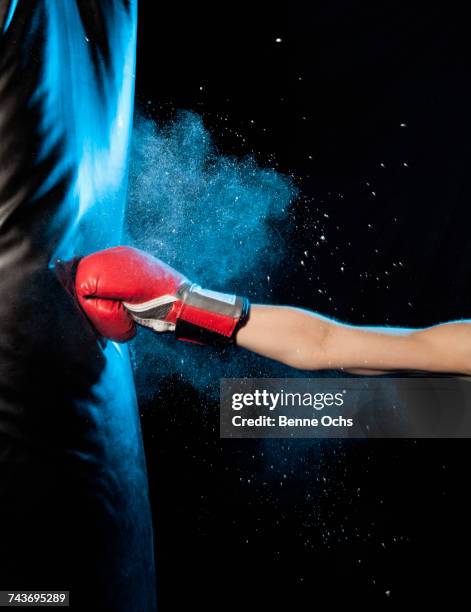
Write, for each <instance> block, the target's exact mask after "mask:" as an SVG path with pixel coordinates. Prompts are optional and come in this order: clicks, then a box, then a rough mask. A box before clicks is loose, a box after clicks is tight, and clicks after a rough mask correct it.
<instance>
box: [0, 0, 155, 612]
mask: <svg viewBox="0 0 471 612" xmlns="http://www.w3.org/2000/svg"><path fill="white" fill-rule="evenodd" d="M0 36H1V45H0V590H6V589H29V590H33V589H38V590H53V589H61V590H69V591H70V602H71V609H73V610H89V609H97V610H100V611H102V612H105V611H108V610H110V611H118V612H121V611H122V612H124V611H125V612H132V611H136V612H152V611H153V610H154V609H155V593H154V588H155V576H154V559H153V546H152V525H151V514H150V508H149V500H148V489H147V478H146V468H145V461H144V456H143V450H142V440H141V432H140V424H139V418H138V412H137V408H136V399H135V392H134V385H133V379H132V372H131V369H130V363H129V357H128V352H127V349H126V347H125V346H123V345H118V344H115V343H113V342H108V343H107V344H106V345H104V344H103V343H101V342H100V341H99V340H98V339H97V337H96V335H95V332H94V330H93V329H92V328H91V326H90V325H89V323H88V321H87V319H86V318H85V317H84V316H83V315H82V313H81V312H80V310H79V309H78V308H77V306H76V304H75V303H74V301H73V299H72V298H71V296H70V295H69V294H68V293H67V291H66V290H65V289H64V287H63V285H62V284H61V283H60V282H59V281H58V279H57V276H56V273H55V271H54V262H55V261H56V259H62V260H68V259H70V258H72V257H73V256H75V255H85V254H87V253H89V252H92V251H95V250H98V249H103V248H106V247H109V246H111V245H114V244H118V243H119V242H120V238H121V230H122V224H123V212H124V206H125V194H126V172H127V157H128V146H129V134H130V128H131V117H132V104H133V81H134V66H135V37H136V5H135V0H0Z"/></svg>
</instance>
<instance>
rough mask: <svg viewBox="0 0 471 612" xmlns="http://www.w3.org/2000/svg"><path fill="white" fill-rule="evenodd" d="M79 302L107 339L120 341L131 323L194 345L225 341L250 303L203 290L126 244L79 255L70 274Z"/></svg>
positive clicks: (132, 330) (129, 335)
mask: <svg viewBox="0 0 471 612" xmlns="http://www.w3.org/2000/svg"><path fill="white" fill-rule="evenodd" d="M75 291H76V295H77V299H78V301H79V303H80V306H81V307H82V308H83V310H84V312H85V313H86V315H87V316H88V318H89V319H90V321H91V322H92V323H93V325H94V326H95V328H96V330H97V331H98V332H99V333H100V334H101V335H102V336H105V337H106V338H110V339H111V340H116V341H118V342H125V341H126V340H130V339H131V338H132V337H133V336H134V335H135V333H136V323H139V324H140V325H144V326H146V327H150V328H151V329H153V330H155V331H158V332H163V331H175V334H176V336H177V338H179V339H181V340H187V341H190V342H197V343H199V344H228V343H230V342H232V341H233V338H234V335H235V332H236V331H237V330H238V329H239V327H241V326H242V325H243V324H244V323H245V322H246V320H247V318H248V313H249V302H248V300H247V299H245V298H239V297H237V296H235V295H227V294H223V293H216V292H214V291H204V290H203V289H201V287H199V286H198V285H195V284H194V283H191V282H190V281H189V280H188V279H187V278H186V277H185V276H183V275H182V274H180V273H179V272H177V271H176V270H174V269H173V268H171V267H170V266H168V265H166V264H164V263H163V262H162V261H160V260H158V259H156V258H155V257H152V256H151V255H148V254H147V253H144V252H143V251H139V250H137V249H133V248H131V247H125V246H121V247H114V248H111V249H106V250H105V251H98V252H97V253H93V254H92V255H88V256H87V257H84V258H83V259H81V260H80V262H79V264H78V266H77V272H76V277H75Z"/></svg>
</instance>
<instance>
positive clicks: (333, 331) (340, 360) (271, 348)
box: [236, 305, 471, 375]
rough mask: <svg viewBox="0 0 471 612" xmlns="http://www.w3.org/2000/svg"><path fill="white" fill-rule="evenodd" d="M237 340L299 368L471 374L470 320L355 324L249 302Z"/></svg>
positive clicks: (369, 371) (361, 372) (363, 371)
mask: <svg viewBox="0 0 471 612" xmlns="http://www.w3.org/2000/svg"><path fill="white" fill-rule="evenodd" d="M236 342H237V344H238V345H239V346H241V347H243V348H246V349H248V350H250V351H253V352H255V353H258V354H259V355H263V356H264V357H268V358H270V359H274V360H276V361H280V362H281V363H284V364H286V365H289V366H291V367H293V368H298V369H301V370H324V369H335V370H345V371H347V372H351V373H354V374H368V375H371V374H381V373H385V372H388V371H394V370H419V371H427V372H442V373H454V374H465V375H471V320H464V321H455V322H450V323H443V324H440V325H435V326H433V327H428V328H424V329H403V328H394V327H356V326H352V325H346V324H343V323H339V322H337V321H333V320H332V319H329V318H327V317H324V316H321V315H318V314H316V313H313V312H309V311H306V310H301V309H299V308H292V307H287V306H261V305H253V306H252V308H251V312H250V317H249V320H248V322H247V323H246V325H245V326H244V327H242V328H241V329H240V330H239V331H238V332H237V338H236Z"/></svg>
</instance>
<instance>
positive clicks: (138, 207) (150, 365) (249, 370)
mask: <svg viewBox="0 0 471 612" xmlns="http://www.w3.org/2000/svg"><path fill="white" fill-rule="evenodd" d="M296 195H297V191H296V187H295V185H294V183H293V181H292V180H291V178H289V177H287V176H284V175H282V174H280V173H278V172H276V171H275V170H273V169H271V168H262V167H259V166H258V165H257V163H256V161H255V159H254V158H253V157H245V158H243V159H240V158H235V157H229V156H225V155H222V154H220V153H219V152H218V151H217V150H216V148H215V146H214V143H213V140H212V137H211V134H210V132H209V131H208V129H207V128H206V127H205V125H204V123H203V121H202V119H201V117H200V116H199V115H196V114H194V113H192V112H181V113H180V114H179V115H178V116H177V118H176V119H175V121H173V122H172V123H170V124H168V125H165V126H158V125H157V124H156V123H155V122H154V121H152V120H150V119H147V118H145V117H143V116H141V115H138V116H137V120H136V123H135V128H134V134H133V149H132V155H131V163H130V179H129V204H128V210H127V215H126V232H127V236H126V239H127V242H128V243H129V244H132V245H133V246H136V247H138V248H141V249H144V250H146V251H148V252H150V253H152V254H153V255H155V256H156V257H159V258H160V259H162V260H164V261H166V262H167V263H169V264H170V265H172V266H174V267H176V268H177V269H178V270H180V271H181V272H183V273H184V274H186V275H187V276H188V277H189V278H190V279H191V280H193V281H195V282H198V283H199V284H201V285H203V286H206V287H207V288H211V289H215V290H222V291H228V292H233V291H239V292H242V293H243V294H244V295H248V297H250V298H252V299H257V300H260V301H265V302H267V301H269V294H270V277H271V276H272V275H273V274H274V273H276V267H277V265H279V264H280V262H281V261H282V260H283V254H284V248H285V244H284V239H283V234H284V233H286V235H287V233H288V229H289V228H288V211H289V207H290V204H291V203H292V202H293V200H294V199H295V197H296ZM280 227H281V228H284V230H283V229H282V230H281V231H280ZM132 350H133V358H134V360H135V364H136V373H137V383H138V386H139V387H140V392H142V391H143V387H144V386H145V385H147V386H149V384H150V385H151V386H154V385H157V384H158V380H159V377H163V376H167V375H169V374H180V375H181V376H182V377H184V378H185V379H187V380H188V381H189V382H191V383H192V384H193V385H194V386H196V387H197V388H198V389H200V390H202V389H206V390H208V389H209V390H217V388H218V385H219V378H220V377H222V376H226V377H227V376H239V375H253V376H257V375H261V374H262V373H263V374H271V375H274V371H273V368H272V367H271V366H270V365H268V362H267V361H266V360H260V359H259V358H256V357H254V356H250V355H248V354H247V353H245V352H243V351H242V350H239V351H237V350H235V351H233V352H230V354H229V355H228V354H224V356H222V357H221V354H220V353H219V352H218V351H215V350H214V349H211V348H209V349H208V348H200V347H195V346H188V345H187V344H186V343H182V342H176V341H175V340H174V339H173V337H168V336H165V337H163V336H162V335H159V336H156V335H155V334H153V333H152V332H148V331H144V330H143V331H141V332H140V334H139V337H138V339H137V340H136V341H135V342H134V343H133V346H132ZM273 367H275V366H273ZM260 368H262V370H263V371H261V370H260ZM267 368H268V369H267ZM270 368H271V369H270ZM144 383H145V384H144Z"/></svg>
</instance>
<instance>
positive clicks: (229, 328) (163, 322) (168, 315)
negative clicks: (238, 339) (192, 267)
mask: <svg viewBox="0 0 471 612" xmlns="http://www.w3.org/2000/svg"><path fill="white" fill-rule="evenodd" d="M125 307H126V309H127V310H128V311H129V312H130V314H131V316H132V317H133V319H134V320H135V321H136V323H139V324H141V325H144V326H146V327H150V328H152V329H154V330H155V331H173V330H174V331H175V335H176V337H177V338H178V339H179V340H186V341H188V342H195V343H197V344H210V345H219V346H224V345H227V344H231V343H232V342H234V339H235V335H236V333H237V331H238V329H240V327H242V326H243V325H244V324H245V323H246V322H247V319H248V316H249V311H250V303H249V300H248V299H247V298H242V297H238V296H236V295H228V294H225V293H218V292H216V291H208V290H205V289H202V288H201V287H199V286H198V285H195V284H191V283H184V284H182V285H181V287H180V288H179V289H178V291H177V293H176V295H175V296H168V295H167V296H162V297H160V298H157V299H155V300H152V301H150V302H146V303H141V304H130V303H125Z"/></svg>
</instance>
